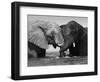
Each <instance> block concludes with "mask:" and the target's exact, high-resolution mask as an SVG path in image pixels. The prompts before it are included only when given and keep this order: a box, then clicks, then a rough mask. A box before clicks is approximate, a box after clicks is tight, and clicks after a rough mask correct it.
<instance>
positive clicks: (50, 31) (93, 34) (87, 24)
mask: <svg viewBox="0 0 100 82" xmlns="http://www.w3.org/2000/svg"><path fill="white" fill-rule="evenodd" d="M11 8H12V9H11V10H12V12H11V13H12V15H11V16H12V17H11V20H12V21H11V24H12V27H11V29H12V30H11V31H12V32H11V37H12V40H11V41H12V48H11V51H12V52H11V78H12V79H14V80H25V79H41V78H57V77H58V78H59V77H73V76H87V75H97V7H94V6H80V5H63V4H62V5H61V4H49V3H48V4H45V3H31V2H13V3H12V6H11Z"/></svg>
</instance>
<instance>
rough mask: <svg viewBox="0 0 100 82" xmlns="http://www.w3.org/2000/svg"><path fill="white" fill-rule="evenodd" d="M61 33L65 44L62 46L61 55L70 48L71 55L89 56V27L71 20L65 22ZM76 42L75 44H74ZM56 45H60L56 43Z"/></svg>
mask: <svg viewBox="0 0 100 82" xmlns="http://www.w3.org/2000/svg"><path fill="white" fill-rule="evenodd" d="M60 27H61V33H62V36H63V39H64V44H63V45H62V46H59V47H60V56H59V57H64V56H65V53H64V52H65V51H66V50H67V49H69V51H70V54H69V56H71V57H72V56H87V28H84V27H83V26H82V25H80V24H79V23H77V22H76V21H73V20H72V21H70V22H68V23H67V24H63V25H61V26H60ZM73 44H74V45H73ZM55 46H58V45H57V44H55Z"/></svg>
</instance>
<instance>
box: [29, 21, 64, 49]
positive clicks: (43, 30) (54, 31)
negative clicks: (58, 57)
mask: <svg viewBox="0 0 100 82" xmlns="http://www.w3.org/2000/svg"><path fill="white" fill-rule="evenodd" d="M28 41H29V42H31V43H34V44H35V45H37V46H39V47H40V48H43V49H47V48H48V44H53V43H56V44H57V45H59V46H61V45H62V44H63V43H64V40H63V37H62V34H61V28H60V26H59V25H58V24H56V23H54V22H49V21H41V20H38V21H35V22H30V23H29V24H28Z"/></svg>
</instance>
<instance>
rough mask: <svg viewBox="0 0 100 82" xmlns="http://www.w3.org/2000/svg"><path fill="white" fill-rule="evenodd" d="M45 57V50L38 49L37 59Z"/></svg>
mask: <svg viewBox="0 0 100 82" xmlns="http://www.w3.org/2000/svg"><path fill="white" fill-rule="evenodd" d="M45 56H46V50H45V49H40V50H39V51H38V57H40V58H41V57H45Z"/></svg>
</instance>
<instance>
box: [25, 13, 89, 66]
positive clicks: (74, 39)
mask: <svg viewBox="0 0 100 82" xmlns="http://www.w3.org/2000/svg"><path fill="white" fill-rule="evenodd" d="M27 23H28V26H27V29H28V67H32V66H49V65H77V64H79V65H82V64H87V63H88V61H87V60H88V57H87V56H88V53H87V49H88V48H87V44H88V41H87V40H88V37H87V34H88V17H74V16H73V17H71V16H48V15H47V16H46V15H27Z"/></svg>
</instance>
